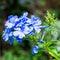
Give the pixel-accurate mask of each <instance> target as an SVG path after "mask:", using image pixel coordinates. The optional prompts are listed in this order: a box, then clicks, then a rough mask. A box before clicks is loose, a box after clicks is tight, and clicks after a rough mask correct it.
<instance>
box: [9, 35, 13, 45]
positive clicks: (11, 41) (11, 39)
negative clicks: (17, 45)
mask: <svg viewBox="0 0 60 60" xmlns="http://www.w3.org/2000/svg"><path fill="white" fill-rule="evenodd" d="M9 40H10V44H12V43H13V41H14V38H13V36H10V37H9Z"/></svg>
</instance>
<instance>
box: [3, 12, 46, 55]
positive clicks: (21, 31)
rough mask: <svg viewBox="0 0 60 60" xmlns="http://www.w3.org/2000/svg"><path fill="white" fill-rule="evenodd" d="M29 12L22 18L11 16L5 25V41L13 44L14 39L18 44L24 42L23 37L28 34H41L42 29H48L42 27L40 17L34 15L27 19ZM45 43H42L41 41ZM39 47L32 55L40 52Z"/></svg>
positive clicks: (35, 48) (34, 49) (35, 47)
mask: <svg viewBox="0 0 60 60" xmlns="http://www.w3.org/2000/svg"><path fill="white" fill-rule="evenodd" d="M27 15H28V12H25V13H23V15H22V16H21V17H18V16H16V15H15V16H14V15H10V16H8V20H7V21H6V23H5V31H4V32H3V35H2V37H3V39H4V40H5V41H6V42H7V41H8V40H9V41H10V44H12V43H13V41H14V38H16V40H17V41H18V43H21V42H22V39H23V37H25V36H26V35H27V34H33V33H34V31H35V32H36V33H39V32H40V31H41V28H46V26H41V24H42V22H41V20H40V19H39V18H38V17H35V16H34V15H32V16H31V18H28V17H27ZM39 42H41V43H43V42H42V41H39ZM38 48H39V47H38V46H37V45H35V46H34V47H33V50H32V54H34V53H37V52H38Z"/></svg>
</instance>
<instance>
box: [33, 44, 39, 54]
mask: <svg viewBox="0 0 60 60" xmlns="http://www.w3.org/2000/svg"><path fill="white" fill-rule="evenodd" d="M38 48H39V47H38V46H37V45H35V46H33V49H32V54H35V53H38Z"/></svg>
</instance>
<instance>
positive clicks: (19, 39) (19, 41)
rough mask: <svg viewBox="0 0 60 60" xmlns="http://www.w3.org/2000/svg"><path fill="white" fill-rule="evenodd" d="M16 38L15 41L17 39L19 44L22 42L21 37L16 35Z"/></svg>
mask: <svg viewBox="0 0 60 60" xmlns="http://www.w3.org/2000/svg"><path fill="white" fill-rule="evenodd" d="M16 39H17V41H18V43H19V44H21V43H22V38H19V37H18V36H17V37H16Z"/></svg>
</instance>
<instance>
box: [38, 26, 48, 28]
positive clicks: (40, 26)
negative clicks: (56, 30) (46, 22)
mask: <svg viewBox="0 0 60 60" xmlns="http://www.w3.org/2000/svg"><path fill="white" fill-rule="evenodd" d="M39 27H40V28H47V27H48V26H39Z"/></svg>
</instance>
